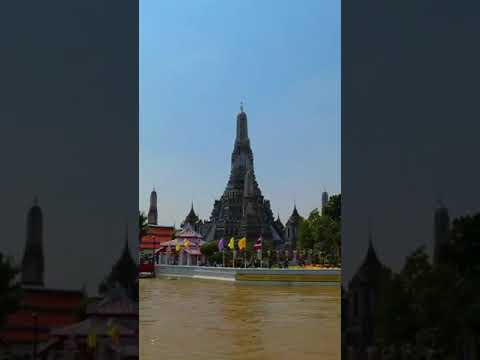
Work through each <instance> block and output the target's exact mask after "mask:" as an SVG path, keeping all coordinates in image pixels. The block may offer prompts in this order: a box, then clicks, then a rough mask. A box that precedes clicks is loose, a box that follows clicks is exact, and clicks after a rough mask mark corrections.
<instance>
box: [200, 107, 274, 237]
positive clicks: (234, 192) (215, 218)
mask: <svg viewBox="0 0 480 360" xmlns="http://www.w3.org/2000/svg"><path fill="white" fill-rule="evenodd" d="M210 221H211V227H210V229H209V231H208V235H207V240H218V239H221V238H222V237H223V238H225V239H227V240H228V238H230V237H232V236H234V237H243V236H245V237H247V240H248V242H249V243H250V244H251V243H252V241H253V242H254V241H256V240H257V239H258V238H259V237H260V236H262V237H263V240H264V241H266V242H269V241H272V240H273V239H277V238H278V239H279V240H280V239H281V237H280V236H279V235H278V234H277V231H276V229H275V228H274V227H273V224H274V219H273V214H272V211H271V209H270V202H269V201H268V200H265V199H264V198H263V195H262V192H261V191H260V188H259V186H258V183H257V181H256V179H255V170H254V166H253V152H252V149H251V147H250V139H249V138H248V122H247V114H245V112H244V111H243V105H241V106H240V113H239V114H238V115H237V136H236V138H235V145H234V148H233V152H232V165H231V170H230V178H229V180H228V183H227V187H226V189H225V191H224V193H223V195H222V197H221V198H220V200H216V201H215V203H214V206H213V211H212V214H211V216H210Z"/></svg>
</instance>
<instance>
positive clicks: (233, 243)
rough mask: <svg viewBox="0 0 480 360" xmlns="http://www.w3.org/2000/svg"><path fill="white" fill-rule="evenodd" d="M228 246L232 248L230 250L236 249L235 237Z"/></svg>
mask: <svg viewBox="0 0 480 360" xmlns="http://www.w3.org/2000/svg"><path fill="white" fill-rule="evenodd" d="M228 247H229V248H230V250H233V249H235V239H234V238H233V237H232V238H231V239H230V241H229V243H228Z"/></svg>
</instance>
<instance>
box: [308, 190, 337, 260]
mask: <svg viewBox="0 0 480 360" xmlns="http://www.w3.org/2000/svg"><path fill="white" fill-rule="evenodd" d="M340 232H341V197H340V194H338V195H333V196H331V197H330V199H329V201H328V203H327V204H326V206H325V207H324V209H323V213H322V214H320V212H319V211H318V209H315V210H313V211H312V212H311V213H310V215H309V216H308V218H307V219H304V220H303V222H302V223H301V225H300V234H299V240H298V247H299V248H300V249H313V250H314V252H319V251H321V252H322V253H323V254H324V256H326V258H327V259H328V260H329V261H330V262H332V263H339V262H340V259H341V233H340Z"/></svg>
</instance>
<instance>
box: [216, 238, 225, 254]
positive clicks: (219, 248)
mask: <svg viewBox="0 0 480 360" xmlns="http://www.w3.org/2000/svg"><path fill="white" fill-rule="evenodd" d="M224 248H225V240H224V239H223V238H221V239H220V240H219V241H218V251H223V249H224Z"/></svg>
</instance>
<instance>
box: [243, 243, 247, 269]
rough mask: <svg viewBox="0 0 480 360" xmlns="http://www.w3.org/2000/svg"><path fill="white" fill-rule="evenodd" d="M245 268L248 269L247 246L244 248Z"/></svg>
mask: <svg viewBox="0 0 480 360" xmlns="http://www.w3.org/2000/svg"><path fill="white" fill-rule="evenodd" d="M243 266H244V268H245V269H246V268H247V246H246V245H245V247H244V248H243Z"/></svg>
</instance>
